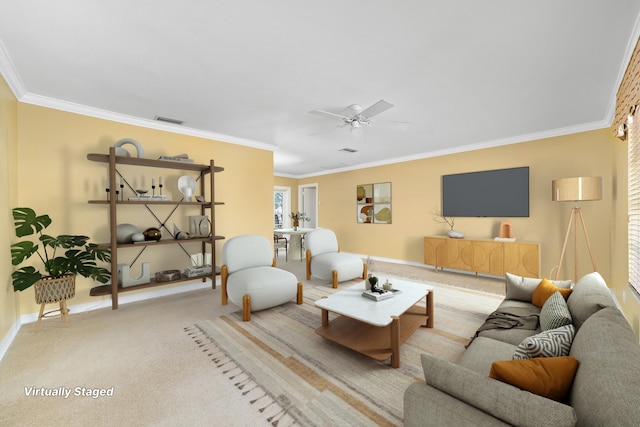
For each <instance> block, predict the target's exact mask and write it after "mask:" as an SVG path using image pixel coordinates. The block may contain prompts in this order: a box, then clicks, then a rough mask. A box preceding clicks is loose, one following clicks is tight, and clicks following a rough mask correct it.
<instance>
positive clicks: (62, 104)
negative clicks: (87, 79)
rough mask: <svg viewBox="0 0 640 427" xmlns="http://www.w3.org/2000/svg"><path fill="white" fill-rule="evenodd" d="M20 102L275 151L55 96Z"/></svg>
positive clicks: (263, 145) (30, 96) (28, 97)
mask: <svg viewBox="0 0 640 427" xmlns="http://www.w3.org/2000/svg"><path fill="white" fill-rule="evenodd" d="M19 101H20V102H23V103H25V104H33V105H37V106H40V107H47V108H52V109H55V110H61V111H66V112H69V113H75V114H80V115H83V116H89V117H95V118H98V119H104V120H110V121H113V122H118V123H125V124H129V125H133V126H140V127H144V128H149V129H156V130H161V131H166V132H173V133H177V134H180V135H188V136H196V137H199V138H204V139H209V140H213V141H220V142H227V143H229V144H235V145H243V146H246V147H251V148H258V149H261V150H267V151H275V149H276V146H275V145H272V144H266V143H264V142H258V141H253V140H250V139H244V138H238V137H235V136H231V135H224V134H221V133H216V132H209V131H204V130H200V129H194V128H190V127H186V126H181V125H176V124H171V123H165V122H159V121H157V120H150V119H141V118H139V117H133V116H128V115H126V114H120V113H116V112H113V111H108V110H103V109H100V108H94V107H88V106H86V105H82V104H76V103H73V102H68V101H62V100H60V99H56V98H49V97H46V96H41V95H34V94H32V93H26V94H25V95H24V96H23V97H22V98H20V99H19Z"/></svg>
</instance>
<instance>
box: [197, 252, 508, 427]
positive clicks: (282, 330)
mask: <svg viewBox="0 0 640 427" xmlns="http://www.w3.org/2000/svg"><path fill="white" fill-rule="evenodd" d="M288 264H291V262H290V263H288ZM294 267H295V266H294ZM290 268H291V267H290ZM374 273H375V274H380V272H374ZM438 274H439V273H438ZM385 277H389V280H390V281H391V282H393V280H394V279H396V278H397V276H394V275H389V274H386V273H385ZM313 281H314V282H317V281H316V280H313ZM354 283H356V281H349V282H344V283H341V284H340V288H344V287H347V286H350V285H352V284H354ZM429 284H430V285H431V286H433V287H434V296H435V310H434V311H435V313H434V318H435V327H434V328H433V329H429V328H420V329H419V330H418V331H416V333H415V334H414V335H413V336H411V337H410V338H409V340H408V341H407V342H405V343H404V344H403V345H402V347H401V358H400V360H401V362H400V368H399V369H393V368H391V367H390V366H389V365H388V361H387V362H384V363H382V362H378V361H375V360H373V359H370V358H368V357H366V356H363V355H360V354H359V353H356V352H354V351H352V350H349V349H347V348H344V347H342V346H340V345H338V344H335V343H332V342H329V341H327V340H325V339H323V338H321V337H320V336H319V335H317V334H315V332H314V330H315V329H316V328H317V327H319V326H320V324H321V314H320V313H321V312H320V310H319V309H318V308H316V307H315V306H314V301H316V300H318V299H320V298H322V297H323V296H327V295H329V294H331V293H333V292H335V291H336V290H334V289H332V288H331V287H330V285H326V284H319V283H316V284H307V285H305V288H304V292H305V295H304V304H303V305H296V304H295V303H294V302H291V303H287V304H284V305H281V306H279V307H275V308H273V309H270V310H265V311H261V312H257V313H253V314H252V316H251V321H250V322H242V319H241V312H240V311H237V312H234V313H230V314H227V315H223V316H219V317H216V318H214V319H212V320H208V321H203V322H198V323H197V324H195V325H193V326H192V327H189V328H186V329H185V331H186V332H187V333H188V334H189V336H191V338H192V339H193V341H194V343H195V344H197V345H198V346H199V347H200V349H201V351H202V357H206V358H207V359H209V361H210V369H212V370H216V371H218V372H219V373H221V374H222V375H223V376H224V377H225V378H226V379H227V381H228V384H229V386H230V387H231V388H233V389H235V392H236V393H237V395H238V398H239V399H244V400H245V401H246V402H247V403H248V404H249V405H251V406H252V407H253V408H254V409H253V410H254V411H258V412H259V413H262V414H263V416H264V419H265V420H266V421H267V422H269V423H271V424H272V425H274V426H288V425H305V426H315V425H337V424H340V425H353V426H368V425H382V426H385V425H389V426H390V425H401V424H402V422H403V393H404V390H405V389H406V388H407V387H408V386H409V384H411V383H412V382H414V381H421V380H422V379H423V373H422V367H421V365H420V354H421V353H423V352H428V353H432V354H435V355H437V356H439V357H441V358H443V359H447V360H451V361H454V360H456V359H457V358H458V357H459V356H460V354H462V352H463V351H464V346H465V344H467V343H468V342H469V338H470V337H471V336H472V335H473V334H474V332H475V331H476V329H477V328H478V327H479V326H480V325H481V324H482V323H483V321H484V320H485V318H486V317H487V315H488V314H489V313H491V312H492V311H493V310H495V309H496V307H497V306H498V304H499V303H500V301H501V300H502V298H503V297H502V296H499V295H497V294H491V293H487V292H479V291H474V290H470V289H465V288H458V287H453V286H450V285H445V284H439V283H435V282H430V283H429ZM422 303H423V304H424V301H423V302H422Z"/></svg>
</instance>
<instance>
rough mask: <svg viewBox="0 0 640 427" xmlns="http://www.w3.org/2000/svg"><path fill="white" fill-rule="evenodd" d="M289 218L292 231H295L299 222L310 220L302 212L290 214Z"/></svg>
mask: <svg viewBox="0 0 640 427" xmlns="http://www.w3.org/2000/svg"><path fill="white" fill-rule="evenodd" d="M289 218H291V220H292V221H293V229H294V230H297V229H298V226H299V225H300V221H309V220H310V219H311V218H309V217H308V216H307V214H306V213H304V212H291V213H290V214H289Z"/></svg>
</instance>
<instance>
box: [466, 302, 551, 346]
mask: <svg viewBox="0 0 640 427" xmlns="http://www.w3.org/2000/svg"><path fill="white" fill-rule="evenodd" d="M539 317H540V315H538V314H531V310H530V309H528V308H524V307H507V308H502V309H498V310H496V311H494V312H493V313H491V314H490V315H489V317H487V319H486V320H485V321H484V324H483V325H482V326H480V328H478V330H477V331H476V334H475V335H474V336H473V337H472V338H471V341H469V344H467V345H466V347H469V346H470V345H471V343H472V342H473V340H474V339H475V338H476V337H477V336H478V334H479V333H480V332H482V331H486V330H487V329H514V328H516V329H530V330H533V329H536V328H537V327H538V321H539Z"/></svg>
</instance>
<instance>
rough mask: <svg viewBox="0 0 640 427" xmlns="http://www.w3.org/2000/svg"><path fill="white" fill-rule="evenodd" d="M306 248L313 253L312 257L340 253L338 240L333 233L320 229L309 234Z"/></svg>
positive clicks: (306, 238)
mask: <svg viewBox="0 0 640 427" xmlns="http://www.w3.org/2000/svg"><path fill="white" fill-rule="evenodd" d="M305 247H306V248H307V250H308V251H309V252H311V256H312V257H315V256H317V255H320V254H324V253H331V252H338V239H337V237H336V235H335V233H334V232H333V231H331V230H327V229H324V228H318V229H316V230H313V231H310V232H309V233H307V235H306V237H305Z"/></svg>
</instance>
